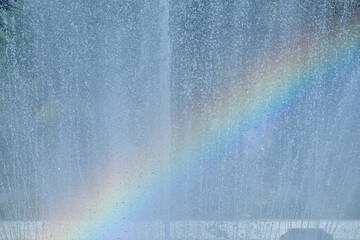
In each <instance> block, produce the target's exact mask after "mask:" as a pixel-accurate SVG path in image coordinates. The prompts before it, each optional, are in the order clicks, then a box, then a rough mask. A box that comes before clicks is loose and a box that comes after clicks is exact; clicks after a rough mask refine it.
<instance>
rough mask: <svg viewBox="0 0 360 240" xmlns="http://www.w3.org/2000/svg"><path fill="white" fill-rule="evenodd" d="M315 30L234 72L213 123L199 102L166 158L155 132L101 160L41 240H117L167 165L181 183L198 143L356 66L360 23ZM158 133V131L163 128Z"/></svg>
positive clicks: (245, 126)
mask: <svg viewBox="0 0 360 240" xmlns="http://www.w3.org/2000/svg"><path fill="white" fill-rule="evenodd" d="M316 34H317V35H316V36H318V37H317V39H321V40H324V39H325V40H326V41H324V42H322V41H319V40H315V39H316V38H315V35H312V34H308V35H307V37H304V38H302V39H298V40H297V41H294V42H293V43H292V44H289V45H287V46H286V47H283V48H281V49H280V50H279V51H278V52H276V53H275V54H273V55H272V57H271V58H267V60H266V61H263V62H257V63H254V64H252V66H251V68H249V69H248V70H247V71H244V72H242V73H241V74H239V76H238V77H237V80H236V81H235V83H234V84H232V85H231V86H230V87H229V88H228V89H224V91H221V92H220V94H219V96H221V98H220V99H221V101H218V103H217V104H213V105H211V106H210V107H209V112H211V119H212V121H207V122H204V120H203V119H202V117H201V116H200V115H199V114H197V113H196V112H197V111H199V110H200V111H201V108H203V107H204V105H205V103H204V104H200V106H199V108H200V109H195V110H194V114H193V119H192V122H193V123H194V124H193V125H192V131H191V134H190V136H189V135H187V136H186V135H185V134H184V135H182V136H180V137H179V147H178V148H176V149H175V150H174V152H173V153H172V157H171V161H170V159H168V158H169V157H167V156H162V151H161V141H160V140H158V139H159V138H160V137H156V136H155V137H154V139H151V140H149V141H146V142H144V143H143V145H142V146H141V147H139V149H138V150H134V151H133V152H132V153H128V154H126V156H130V159H124V158H126V157H125V156H122V157H121V156H115V157H114V156H113V157H109V158H107V159H108V160H107V162H108V165H107V167H106V168H105V170H104V171H103V173H102V177H103V178H102V179H101V180H102V181H101V183H100V184H97V185H96V186H93V185H90V184H89V185H88V186H86V185H85V186H80V187H79V189H85V190H79V191H76V192H75V193H74V194H73V196H72V197H71V198H69V199H68V200H67V201H63V202H61V203H59V205H58V206H57V207H56V208H55V209H54V213H53V216H52V217H51V219H50V220H51V221H49V222H48V223H46V224H45V225H44V227H43V228H42V229H41V230H40V233H39V238H40V239H42V238H44V239H55V240H71V239H74V240H90V239H91V240H95V239H109V240H112V239H121V237H122V236H124V235H123V234H126V229H127V226H128V224H129V223H130V222H131V221H133V220H135V219H137V218H140V217H141V214H142V211H143V209H144V208H146V206H147V205H148V204H149V201H151V196H153V195H154V194H156V193H157V192H158V191H161V190H160V189H161V187H162V186H163V182H164V181H165V180H166V179H167V178H168V177H169V176H168V175H169V174H170V173H169V172H167V171H164V169H173V171H172V172H171V178H172V179H174V180H175V182H176V181H181V179H183V176H184V173H185V172H186V171H188V169H191V170H193V171H196V170H197V169H198V167H199V160H198V156H199V153H198V152H199V149H200V148H203V149H205V148H204V146H205V147H206V149H212V148H213V147H216V148H217V149H219V145H220V146H221V147H222V148H223V149H224V150H225V149H226V148H231V147H236V143H237V142H238V141H239V139H238V138H239V137H238V136H239V132H240V133H241V132H246V131H248V130H249V129H265V128H266V127H267V126H269V125H270V123H271V122H274V121H276V119H277V118H279V116H281V115H282V114H285V112H286V111H287V109H291V108H292V107H293V106H294V105H296V104H297V103H300V102H301V100H302V99H303V98H304V97H306V95H307V94H309V92H311V91H315V90H314V89H316V86H318V85H319V84H327V83H328V81H332V80H333V79H334V76H335V75H336V76H337V77H346V76H347V74H349V73H350V72H352V70H353V69H354V68H356V67H359V62H360V25H359V24H358V23H352V24H349V25H348V26H347V27H344V26H338V27H337V29H336V30H332V31H327V32H326V33H318V32H316ZM319 36H320V37H319ZM319 73H321V77H319ZM207 119H209V118H207ZM183 121H184V122H185V121H186V120H183ZM180 125H181V124H180ZM180 132H181V131H180ZM155 135H156V134H155ZM157 135H158V136H161V131H160V133H159V134H157ZM188 139H191V141H188ZM201 156H202V158H207V159H208V161H212V160H213V158H212V156H211V153H210V152H206V151H205V152H202V153H201ZM166 164H168V165H166ZM89 191H90V193H89Z"/></svg>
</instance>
